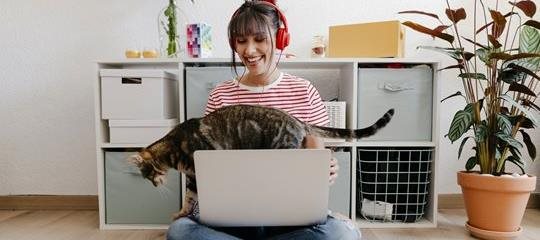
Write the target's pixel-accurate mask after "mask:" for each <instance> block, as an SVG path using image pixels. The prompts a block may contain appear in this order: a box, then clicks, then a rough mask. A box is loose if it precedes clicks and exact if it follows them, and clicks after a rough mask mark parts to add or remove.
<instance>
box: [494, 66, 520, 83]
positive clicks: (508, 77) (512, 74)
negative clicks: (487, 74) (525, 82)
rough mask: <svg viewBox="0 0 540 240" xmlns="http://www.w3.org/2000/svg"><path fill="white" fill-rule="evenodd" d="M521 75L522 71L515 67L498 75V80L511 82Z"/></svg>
mask: <svg viewBox="0 0 540 240" xmlns="http://www.w3.org/2000/svg"><path fill="white" fill-rule="evenodd" d="M519 76H520V73H519V72H518V71H517V70H515V69H507V70H504V71H502V72H500V73H499V76H498V77H497V81H499V82H500V81H501V80H502V81H504V82H505V83H508V84H511V83H513V82H515V81H516V80H517V79H518V77H519Z"/></svg>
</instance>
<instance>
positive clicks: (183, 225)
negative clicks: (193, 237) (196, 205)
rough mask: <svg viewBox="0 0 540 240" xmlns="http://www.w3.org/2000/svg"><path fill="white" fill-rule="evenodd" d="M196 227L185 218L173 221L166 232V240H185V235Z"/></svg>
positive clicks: (191, 221) (193, 222) (194, 223)
mask: <svg viewBox="0 0 540 240" xmlns="http://www.w3.org/2000/svg"><path fill="white" fill-rule="evenodd" d="M196 225H197V223H196V222H195V221H193V220H191V219H190V218H187V217H183V218H180V219H178V220H176V221H174V222H173V223H171V225H170V226H169V229H168V230H167V240H176V239H186V238H185V236H186V234H187V233H190V232H191V231H192V230H193V228H195V227H196Z"/></svg>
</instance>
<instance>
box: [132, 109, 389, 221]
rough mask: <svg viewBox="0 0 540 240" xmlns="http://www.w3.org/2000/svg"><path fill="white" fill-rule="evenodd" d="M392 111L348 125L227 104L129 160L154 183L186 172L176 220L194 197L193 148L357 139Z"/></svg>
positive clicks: (297, 145) (295, 144)
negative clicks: (352, 126) (335, 125)
mask: <svg viewBox="0 0 540 240" xmlns="http://www.w3.org/2000/svg"><path fill="white" fill-rule="evenodd" d="M393 114H394V110H393V109H390V110H389V111H388V112H386V113H385V114H384V116H382V117H381V118H380V119H378V120H377V121H376V122H375V124H373V125H372V126H369V127H366V128H363V129H356V130H351V129H336V128H327V127H318V126H312V125H308V124H305V123H303V122H301V121H299V120H298V119H296V118H294V117H292V116H291V115H289V114H287V113H286V112H284V111H282V110H279V109H275V108H268V107H262V106H248V105H234V106H227V107H223V108H220V109H218V110H216V111H214V112H212V113H211V114H209V115H207V116H205V117H203V118H194V119H190V120H187V121H185V122H183V123H181V124H179V125H178V126H176V127H175V128H174V129H173V130H171V131H170V132H169V133H168V134H167V135H166V136H164V137H163V138H161V139H159V140H158V141H156V142H154V143H152V144H151V145H149V146H148V147H146V148H144V149H142V150H141V151H140V152H139V154H138V155H135V156H132V158H131V160H132V161H133V162H134V163H135V164H137V166H138V167H139V168H140V170H141V173H142V175H143V177H145V178H147V179H149V180H150V181H151V182H152V183H153V184H154V185H155V186H158V185H159V184H162V183H163V181H164V180H165V179H164V178H165V174H166V172H167V170H168V169H169V168H174V169H177V170H178V171H180V172H182V173H184V174H186V187H187V191H186V196H185V198H184V203H183V205H182V209H181V211H180V212H179V213H178V214H175V216H174V218H175V219H176V218H179V217H183V216H187V215H188V214H190V213H191V212H192V210H193V206H194V203H195V201H196V199H197V195H196V193H197V186H196V182H195V169H194V161H193V153H194V152H195V151H196V150H211V149H281V148H284V149H287V148H288V149H294V148H303V141H304V137H305V136H306V135H314V136H318V137H321V138H345V139H358V138H363V137H367V136H371V135H373V134H375V133H376V132H377V130H379V129H381V128H382V127H384V126H385V125H386V124H387V123H388V122H389V121H390V119H391V118H392V116H393Z"/></svg>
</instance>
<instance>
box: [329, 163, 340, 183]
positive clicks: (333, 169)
mask: <svg viewBox="0 0 540 240" xmlns="http://www.w3.org/2000/svg"><path fill="white" fill-rule="evenodd" d="M338 170H339V165H338V161H337V159H336V158H334V157H332V159H331V160H330V178H329V181H330V185H332V184H334V183H335V182H336V179H337V177H338Z"/></svg>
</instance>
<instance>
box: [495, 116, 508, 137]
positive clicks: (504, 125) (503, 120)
mask: <svg viewBox="0 0 540 240" xmlns="http://www.w3.org/2000/svg"><path fill="white" fill-rule="evenodd" d="M497 125H498V126H499V129H500V130H501V131H502V132H503V133H504V134H507V135H511V134H512V123H511V122H510V119H508V117H507V116H505V115H502V114H497Z"/></svg>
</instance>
